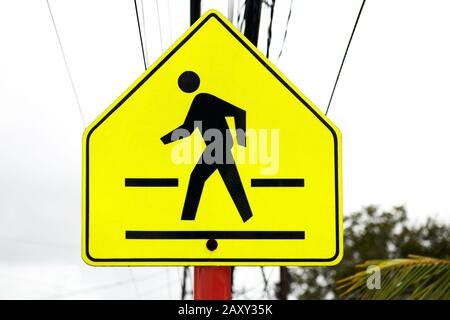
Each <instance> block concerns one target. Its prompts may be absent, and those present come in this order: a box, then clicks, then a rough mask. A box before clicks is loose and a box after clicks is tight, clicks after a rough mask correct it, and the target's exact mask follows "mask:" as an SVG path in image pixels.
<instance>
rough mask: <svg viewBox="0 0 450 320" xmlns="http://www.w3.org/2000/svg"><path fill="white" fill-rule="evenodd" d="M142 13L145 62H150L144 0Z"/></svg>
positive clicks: (142, 1)
mask: <svg viewBox="0 0 450 320" xmlns="http://www.w3.org/2000/svg"><path fill="white" fill-rule="evenodd" d="M141 13H142V38H143V39H144V48H145V60H146V61H147V62H148V46H147V28H146V27H145V11H144V0H141Z"/></svg>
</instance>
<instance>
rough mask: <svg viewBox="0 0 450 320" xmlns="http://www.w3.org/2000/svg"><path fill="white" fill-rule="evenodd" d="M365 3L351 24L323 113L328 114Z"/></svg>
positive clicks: (364, 1)
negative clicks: (350, 31)
mask: <svg viewBox="0 0 450 320" xmlns="http://www.w3.org/2000/svg"><path fill="white" fill-rule="evenodd" d="M365 3H366V0H363V1H362V3H361V8H360V9H359V12H358V16H357V17H356V21H355V25H354V26H353V30H352V34H351V35H350V39H349V40H348V44H347V48H346V49H345V53H344V57H343V58H342V62H341V66H340V68H339V71H338V74H337V77H336V81H335V82H334V86H333V90H332V91H331V96H330V100H329V101H328V106H327V110H326V111H325V115H327V114H328V111H329V110H330V105H331V101H332V100H333V96H334V91H335V90H336V86H337V84H338V81H339V77H340V76H341V71H342V67H343V66H344V62H345V58H346V57H347V53H348V49H349V48H350V44H351V43H352V39H353V35H354V34H355V30H356V26H357V25H358V21H359V17H361V12H362V10H363V8H364V4H365Z"/></svg>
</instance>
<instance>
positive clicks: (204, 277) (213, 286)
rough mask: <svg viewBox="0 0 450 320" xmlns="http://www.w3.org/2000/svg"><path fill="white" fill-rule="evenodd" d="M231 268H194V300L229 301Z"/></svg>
mask: <svg viewBox="0 0 450 320" xmlns="http://www.w3.org/2000/svg"><path fill="white" fill-rule="evenodd" d="M230 298H231V267H194V300H230Z"/></svg>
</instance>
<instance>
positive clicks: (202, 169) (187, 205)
mask: <svg viewBox="0 0 450 320" xmlns="http://www.w3.org/2000/svg"><path fill="white" fill-rule="evenodd" d="M200 159H201V160H202V158H200ZM216 169H217V167H216V165H208V164H205V163H197V164H196V165H195V167H194V170H192V173H191V177H190V178H189V186H188V190H187V193H186V199H185V200H184V207H183V213H182V215H181V220H195V215H196V213H197V208H198V204H199V203H200V197H201V195H202V191H203V186H204V185H205V181H206V180H207V179H208V178H209V176H211V174H212V173H213V172H214V170H216Z"/></svg>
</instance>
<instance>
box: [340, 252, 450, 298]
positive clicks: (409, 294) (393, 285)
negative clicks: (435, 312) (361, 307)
mask: <svg viewBox="0 0 450 320" xmlns="http://www.w3.org/2000/svg"><path fill="white" fill-rule="evenodd" d="M373 266H375V267H378V268H379V269H378V270H379V271H380V272H381V285H380V287H379V288H378V289H375V288H373V289H370V288H369V286H368V285H367V283H368V281H370V279H369V278H370V277H371V276H372V273H371V272H368V271H366V270H368V268H369V267H372V268H373ZM356 267H357V268H364V270H362V271H359V272H357V273H355V274H354V275H351V276H349V277H346V278H344V279H341V280H339V281H337V283H336V284H337V290H338V292H340V296H341V297H344V298H349V299H445V300H450V260H447V259H436V258H430V257H423V256H416V255H409V256H408V258H407V259H386V260H369V261H366V262H364V263H362V264H360V265H357V266H356Z"/></svg>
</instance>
